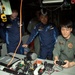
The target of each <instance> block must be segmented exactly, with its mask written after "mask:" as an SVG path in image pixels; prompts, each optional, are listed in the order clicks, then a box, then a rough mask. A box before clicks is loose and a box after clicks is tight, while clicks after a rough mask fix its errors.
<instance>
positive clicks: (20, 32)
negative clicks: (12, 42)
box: [7, 0, 23, 66]
mask: <svg viewBox="0 0 75 75" xmlns="http://www.w3.org/2000/svg"><path fill="white" fill-rule="evenodd" d="M22 2H23V0H21V3H20V41H19V43H18V46H17V47H16V49H15V52H14V54H13V57H12V59H11V60H10V62H9V63H8V64H7V66H9V65H10V64H11V63H12V61H13V59H14V57H15V55H16V52H17V50H18V48H19V46H20V44H21V39H22V34H21V29H22Z"/></svg>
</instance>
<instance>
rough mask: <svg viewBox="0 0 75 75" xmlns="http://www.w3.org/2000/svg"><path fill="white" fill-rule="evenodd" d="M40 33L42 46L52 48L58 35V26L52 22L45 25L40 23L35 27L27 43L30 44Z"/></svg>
mask: <svg viewBox="0 0 75 75" xmlns="http://www.w3.org/2000/svg"><path fill="white" fill-rule="evenodd" d="M38 34H39V38H40V43H41V46H42V47H44V46H45V47H47V48H52V47H53V46H54V44H55V41H56V37H57V35H58V33H57V29H56V27H54V26H53V25H52V24H47V25H43V24H42V23H39V24H38V25H36V26H35V27H34V29H33V30H32V32H31V36H30V37H29V39H28V41H27V43H26V44H30V43H31V42H32V41H33V39H34V38H35V37H36V36H37V35H38Z"/></svg>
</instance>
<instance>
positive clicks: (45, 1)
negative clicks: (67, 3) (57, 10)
mask: <svg viewBox="0 0 75 75" xmlns="http://www.w3.org/2000/svg"><path fill="white" fill-rule="evenodd" d="M63 1H64V0H43V1H42V3H44V4H45V3H60V2H63Z"/></svg>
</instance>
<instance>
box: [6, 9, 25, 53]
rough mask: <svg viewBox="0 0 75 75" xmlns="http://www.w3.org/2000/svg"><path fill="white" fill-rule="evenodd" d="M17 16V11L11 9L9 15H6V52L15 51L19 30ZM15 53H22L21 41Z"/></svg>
mask: <svg viewBox="0 0 75 75" xmlns="http://www.w3.org/2000/svg"><path fill="white" fill-rule="evenodd" d="M17 16H18V11H17V10H13V11H12V14H11V15H10V17H8V22H7V24H6V43H7V49H8V53H9V52H14V51H15V49H16V47H17V45H18V43H19V40H20V30H19V28H20V23H19V18H18V17H17ZM17 53H19V54H23V53H24V52H23V47H22V43H21V44H20V46H19V48H18V50H17Z"/></svg>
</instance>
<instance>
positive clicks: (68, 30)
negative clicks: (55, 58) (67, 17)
mask: <svg viewBox="0 0 75 75" xmlns="http://www.w3.org/2000/svg"><path fill="white" fill-rule="evenodd" d="M71 32H72V28H66V27H62V28H61V33H62V36H63V37H64V38H66V39H69V37H70V34H71Z"/></svg>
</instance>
